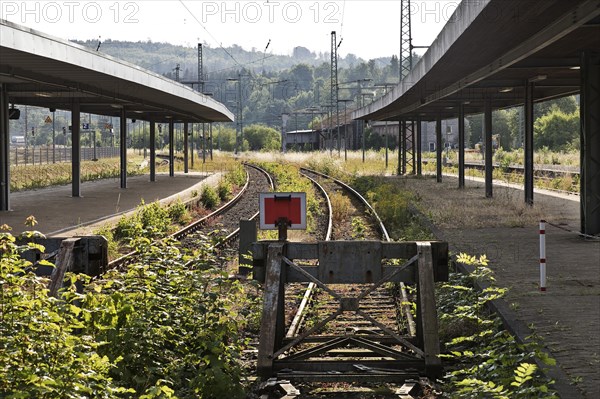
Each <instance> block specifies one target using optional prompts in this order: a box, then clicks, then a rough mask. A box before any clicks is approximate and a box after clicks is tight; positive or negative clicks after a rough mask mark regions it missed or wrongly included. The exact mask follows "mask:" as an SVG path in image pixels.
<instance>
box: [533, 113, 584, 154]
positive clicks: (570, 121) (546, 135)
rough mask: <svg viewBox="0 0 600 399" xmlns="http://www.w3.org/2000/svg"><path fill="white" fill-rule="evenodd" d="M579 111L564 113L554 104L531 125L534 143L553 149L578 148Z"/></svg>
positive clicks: (538, 146)
mask: <svg viewBox="0 0 600 399" xmlns="http://www.w3.org/2000/svg"><path fill="white" fill-rule="evenodd" d="M579 129H580V126H579V113H578V112H573V113H570V114H569V113H565V112H563V111H562V110H560V109H559V108H558V106H554V107H552V108H551V109H550V111H549V112H548V113H547V114H545V115H544V116H542V117H540V118H538V119H537V120H536V121H535V124H534V126H533V134H534V144H535V146H536V147H537V148H541V147H548V148H550V149H551V150H554V151H565V150H569V149H572V148H579Z"/></svg>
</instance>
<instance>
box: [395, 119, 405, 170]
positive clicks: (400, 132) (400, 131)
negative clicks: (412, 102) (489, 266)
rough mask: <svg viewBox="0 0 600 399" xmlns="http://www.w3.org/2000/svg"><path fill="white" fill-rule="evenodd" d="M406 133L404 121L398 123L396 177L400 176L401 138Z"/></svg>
mask: <svg viewBox="0 0 600 399" xmlns="http://www.w3.org/2000/svg"><path fill="white" fill-rule="evenodd" d="M405 131H406V120H404V119H402V120H400V121H398V170H397V174H398V176H400V175H402V143H403V141H402V137H403V136H404V132H405Z"/></svg>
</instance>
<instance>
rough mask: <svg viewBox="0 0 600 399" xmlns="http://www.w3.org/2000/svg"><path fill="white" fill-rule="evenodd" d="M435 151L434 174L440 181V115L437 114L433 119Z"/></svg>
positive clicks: (439, 181)
mask: <svg viewBox="0 0 600 399" xmlns="http://www.w3.org/2000/svg"><path fill="white" fill-rule="evenodd" d="M435 152H436V157H435V159H436V174H435V178H436V181H437V182H438V183H441V182H442V117H441V116H439V115H438V117H437V119H436V120H435Z"/></svg>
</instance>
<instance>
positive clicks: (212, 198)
mask: <svg viewBox="0 0 600 399" xmlns="http://www.w3.org/2000/svg"><path fill="white" fill-rule="evenodd" d="M200 203H201V204H202V205H203V206H204V207H205V208H206V209H214V208H215V207H216V206H217V204H218V203H219V196H218V195H217V192H216V191H215V189H214V188H212V187H211V186H208V185H206V186H204V187H203V188H202V194H200Z"/></svg>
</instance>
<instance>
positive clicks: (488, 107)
mask: <svg viewBox="0 0 600 399" xmlns="http://www.w3.org/2000/svg"><path fill="white" fill-rule="evenodd" d="M483 124H484V125H485V138H484V145H485V197H486V198H492V197H493V196H494V189H493V185H492V184H493V175H492V174H493V170H494V169H493V168H494V165H493V163H492V157H493V155H494V152H493V151H492V150H493V149H492V100H491V99H490V98H486V100H485V112H484V117H483Z"/></svg>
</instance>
